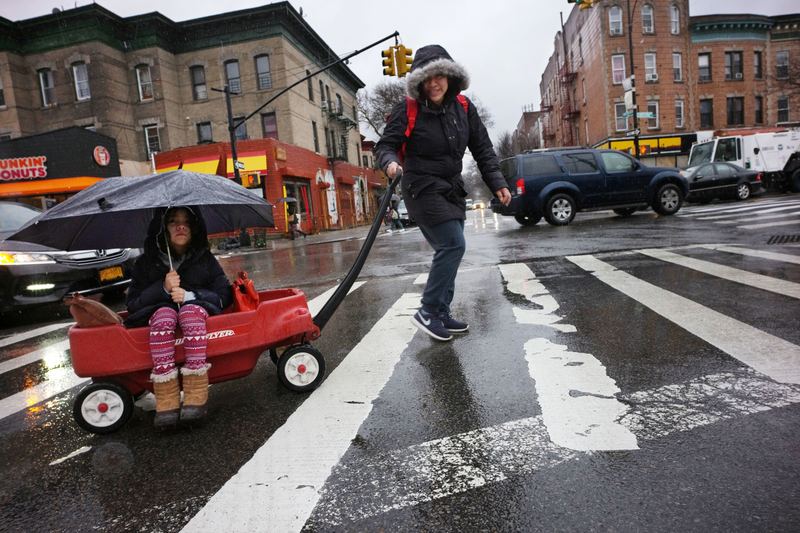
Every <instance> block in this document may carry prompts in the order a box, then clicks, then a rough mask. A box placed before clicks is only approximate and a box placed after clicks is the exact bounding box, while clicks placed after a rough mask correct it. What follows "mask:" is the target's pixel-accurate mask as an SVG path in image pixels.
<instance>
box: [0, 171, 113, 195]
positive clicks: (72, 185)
mask: <svg viewBox="0 0 800 533" xmlns="http://www.w3.org/2000/svg"><path fill="white" fill-rule="evenodd" d="M101 179H103V178H94V177H89V176H77V177H74V178H56V179H49V180H32V181H14V182H11V183H0V198H8V197H14V196H38V195H42V194H69V193H74V192H78V191H82V190H83V189H85V188H86V187H88V186H89V185H92V184H94V183H97V182H98V181H100V180H101Z"/></svg>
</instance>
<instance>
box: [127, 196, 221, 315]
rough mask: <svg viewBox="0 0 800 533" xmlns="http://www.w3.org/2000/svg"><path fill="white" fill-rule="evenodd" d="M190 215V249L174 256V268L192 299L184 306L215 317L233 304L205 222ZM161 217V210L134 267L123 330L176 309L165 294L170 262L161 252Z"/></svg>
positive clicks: (162, 223) (163, 230)
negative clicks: (158, 311) (158, 312)
mask: <svg viewBox="0 0 800 533" xmlns="http://www.w3.org/2000/svg"><path fill="white" fill-rule="evenodd" d="M190 211H192V214H193V219H194V220H193V224H192V240H191V247H190V249H189V251H188V252H186V255H185V256H184V257H183V258H176V257H175V256H173V258H172V259H173V264H177V263H180V264H178V267H177V272H178V275H179V276H180V277H181V288H182V289H184V290H186V291H191V292H193V293H194V296H195V299H194V300H191V301H189V302H187V303H192V304H196V305H199V306H202V307H203V308H204V309H205V310H206V311H208V314H209V315H217V314H219V313H221V312H222V310H223V309H225V308H226V307H228V306H229V305H230V304H231V302H232V301H233V293H232V290H231V285H230V283H229V282H228V278H227V277H226V276H225V272H223V270H222V267H220V266H219V263H218V262H217V260H216V258H214V256H213V254H212V253H211V251H210V250H209V249H208V235H207V233H206V227H205V222H204V221H203V219H202V218H201V217H200V216H197V215H195V213H197V210H192V209H191V208H190ZM164 214H165V212H164V210H160V211H159V212H157V213H156V216H154V217H153V220H152V221H151V222H150V227H149V228H148V231H147V238H146V239H145V242H144V253H143V254H142V255H141V256H139V258H138V259H137V260H136V264H135V265H134V267H133V276H132V281H131V285H130V287H129V288H128V297H127V300H126V304H127V307H128V318H127V319H125V326H126V327H129V328H132V327H140V326H145V325H147V323H148V321H149V320H150V316H152V314H153V313H154V312H155V311H156V309H158V308H160V307H172V308H173V309H176V310H177V309H178V305H177V304H176V303H175V302H173V301H172V298H171V297H170V295H169V293H167V291H165V290H164V277H165V276H166V275H167V272H169V262H168V260H167V259H166V253H165V252H164V251H162V250H166V248H165V246H166V241H165V235H166V228H164Z"/></svg>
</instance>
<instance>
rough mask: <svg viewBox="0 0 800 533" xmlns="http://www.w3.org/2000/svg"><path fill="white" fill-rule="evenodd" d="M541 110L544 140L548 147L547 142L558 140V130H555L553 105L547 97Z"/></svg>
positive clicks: (541, 105) (541, 104)
mask: <svg viewBox="0 0 800 533" xmlns="http://www.w3.org/2000/svg"><path fill="white" fill-rule="evenodd" d="M539 109H540V111H541V112H542V138H543V139H545V146H547V144H548V143H547V142H546V141H548V140H551V139H555V138H556V130H555V128H553V105H552V104H551V103H550V102H549V101H548V100H547V97H546V96H545V98H544V99H543V100H542V102H541V103H540V104H539Z"/></svg>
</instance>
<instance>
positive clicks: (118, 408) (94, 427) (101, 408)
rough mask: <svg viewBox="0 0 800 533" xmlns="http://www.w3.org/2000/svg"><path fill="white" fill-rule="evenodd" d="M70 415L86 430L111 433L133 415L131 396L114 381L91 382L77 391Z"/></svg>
mask: <svg viewBox="0 0 800 533" xmlns="http://www.w3.org/2000/svg"><path fill="white" fill-rule="evenodd" d="M72 415H73V416H74V417H75V421H76V422H77V423H78V425H79V426H80V427H82V428H83V429H85V430H86V431H90V432H92V433H99V434H103V433H111V432H113V431H116V430H118V429H119V428H121V427H122V426H124V425H125V423H126V422H127V421H128V420H129V419H130V418H131V415H133V396H131V393H130V392H128V391H127V389H125V388H124V387H121V386H119V385H117V384H116V383H92V384H91V385H89V386H87V387H84V388H83V390H81V391H80V392H79V393H78V396H77V397H76V398H75V402H74V403H73V407H72Z"/></svg>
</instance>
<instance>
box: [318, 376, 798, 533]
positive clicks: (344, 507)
mask: <svg viewBox="0 0 800 533" xmlns="http://www.w3.org/2000/svg"><path fill="white" fill-rule="evenodd" d="M622 399H623V400H625V401H626V402H628V403H630V404H631V405H632V408H631V411H630V412H629V413H628V414H627V415H626V416H624V417H623V418H622V420H621V422H622V424H624V425H625V426H626V427H627V428H628V429H629V430H631V431H632V432H634V433H635V434H636V435H637V436H638V437H639V438H640V439H643V440H645V441H651V440H655V439H659V438H662V437H665V436H667V435H670V434H673V433H677V432H684V431H690V430H693V429H696V428H700V427H705V426H708V425H711V424H715V423H717V422H721V421H724V420H730V419H734V418H739V417H742V416H746V415H752V414H755V413H760V412H764V411H768V410H770V409H775V408H779V407H784V406H787V405H792V404H796V403H798V402H800V387H797V386H794V385H782V384H779V383H775V382H774V381H772V380H771V379H769V378H766V377H765V376H763V375H760V374H758V373H757V372H754V371H752V370H750V369H743V370H742V371H741V372H738V373H723V374H714V375H709V376H701V377H699V378H697V379H693V380H690V381H688V382H685V383H678V384H674V385H667V386H665V387H661V388H658V389H654V390H649V391H641V392H637V393H633V394H631V395H627V396H623V398H622ZM634 453H635V452H634ZM591 455H592V452H588V453H586V452H577V451H574V450H570V449H566V448H561V447H559V446H557V445H555V444H553V443H552V442H551V441H550V440H549V439H548V438H547V431H546V429H545V426H544V424H543V423H542V419H541V417H540V416H534V417H530V418H524V419H521V420H514V421H511V422H506V423H504V424H500V425H497V426H492V427H488V428H481V429H477V430H474V431H469V432H467V433H461V434H459V435H453V436H450V437H446V438H443V439H437V440H433V441H429V442H424V443H422V444H417V445H414V446H410V447H408V448H403V449H399V450H393V451H389V452H385V453H380V454H374V455H370V456H368V457H364V458H363V459H357V460H353V461H349V462H348V463H347V464H342V465H340V466H339V467H337V468H336V470H335V471H334V472H333V475H332V479H333V480H335V481H334V482H332V483H331V485H330V486H329V487H326V488H325V490H324V491H323V495H322V499H321V500H320V503H319V505H318V506H317V508H316V509H315V510H314V515H313V517H312V522H311V523H310V525H311V526H312V528H316V529H319V530H325V529H334V530H335V529H337V528H336V527H335V526H337V525H339V524H342V523H344V522H356V521H359V520H363V519H365V518H368V517H370V516H376V515H380V514H383V513H386V512H389V511H396V510H398V509H403V508H407V507H413V506H416V505H419V504H423V503H426V502H430V501H434V500H437V499H441V498H446V497H448V496H453V495H456V494H461V493H465V492H467V491H470V490H472V489H475V488H479V487H482V486H486V485H489V484H491V483H496V482H498V481H503V480H505V479H512V478H514V477H518V476H520V475H524V474H528V473H531V472H537V471H541V470H544V469H548V468H553V467H556V466H558V465H559V464H561V463H564V462H566V461H571V460H575V459H580V458H585V457H590V456H591ZM347 489H351V490H347ZM365 491H368V492H369V495H368V497H364V492H365ZM339 529H341V528H339Z"/></svg>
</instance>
